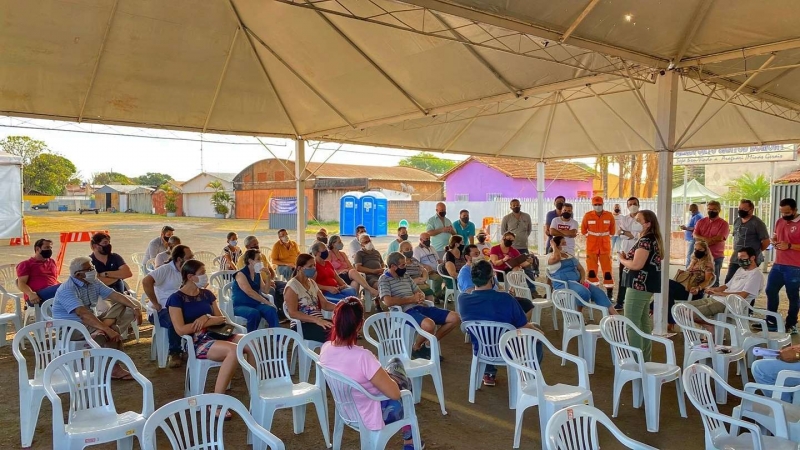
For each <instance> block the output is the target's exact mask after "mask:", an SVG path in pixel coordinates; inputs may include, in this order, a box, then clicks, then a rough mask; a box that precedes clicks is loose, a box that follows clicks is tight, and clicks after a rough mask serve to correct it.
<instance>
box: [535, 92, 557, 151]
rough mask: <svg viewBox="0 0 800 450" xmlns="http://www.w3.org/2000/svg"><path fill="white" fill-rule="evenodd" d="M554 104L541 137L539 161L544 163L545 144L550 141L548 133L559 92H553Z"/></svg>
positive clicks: (551, 125) (551, 127) (554, 115)
mask: <svg viewBox="0 0 800 450" xmlns="http://www.w3.org/2000/svg"><path fill="white" fill-rule="evenodd" d="M554 95H555V100H556V101H555V102H553V106H551V107H550V115H549V116H548V117H547V128H545V130H544V136H543V137H542V151H541V153H540V154H539V161H544V155H545V154H546V153H547V144H548V143H549V141H550V131H551V130H552V129H553V119H555V117H556V108H558V97H559V96H560V95H561V91H556V92H555V94H554Z"/></svg>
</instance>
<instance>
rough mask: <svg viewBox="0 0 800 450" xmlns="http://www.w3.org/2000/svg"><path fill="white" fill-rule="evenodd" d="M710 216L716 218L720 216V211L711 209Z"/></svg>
mask: <svg viewBox="0 0 800 450" xmlns="http://www.w3.org/2000/svg"><path fill="white" fill-rule="evenodd" d="M708 217H710V218H712V219H716V218H717V217H719V211H709V212H708Z"/></svg>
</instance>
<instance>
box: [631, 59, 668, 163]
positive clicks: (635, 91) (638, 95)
mask: <svg viewBox="0 0 800 450" xmlns="http://www.w3.org/2000/svg"><path fill="white" fill-rule="evenodd" d="M625 72H626V73H627V75H628V78H626V79H625V80H626V81H627V83H628V85H629V86H630V87H631V89H632V90H633V95H634V96H635V97H636V100H638V101H639V105H640V106H641V107H642V109H643V110H644V112H646V113H647V117H648V118H650V122H651V123H652V124H653V126H654V127H655V129H656V137H658V140H659V142H661V145H662V146H664V147H666V146H667V144H666V141H665V140H664V136H663V135H662V134H661V129H659V127H658V122H657V121H656V118H655V117H653V112H652V111H650V107H649V106H647V101H646V100H645V99H644V95H642V92H641V91H640V90H639V86H637V85H636V83H635V82H634V81H633V77H632V76H631V73H630V71H629V70H628V68H627V67H626V68H625Z"/></svg>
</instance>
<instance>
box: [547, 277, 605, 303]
mask: <svg viewBox="0 0 800 450" xmlns="http://www.w3.org/2000/svg"><path fill="white" fill-rule="evenodd" d="M556 284H558V285H559V286H561V283H553V287H555V288H556V289H561V287H556V286H555V285H556ZM567 289H570V290H573V291H575V293H576V294H578V297H580V298H581V299H582V300H583V301H585V302H586V303H589V302H592V303H594V304H596V305H598V306H602V307H603V308H610V307H611V300H609V298H608V295H606V291H604V290H603V289H602V288H600V287H597V286H595V285H593V284H590V285H589V287H588V288H587V287H586V286H584V285H582V284H580V283H578V282H577V281H567ZM579 306H581V305H575V307H576V308H577V307H579Z"/></svg>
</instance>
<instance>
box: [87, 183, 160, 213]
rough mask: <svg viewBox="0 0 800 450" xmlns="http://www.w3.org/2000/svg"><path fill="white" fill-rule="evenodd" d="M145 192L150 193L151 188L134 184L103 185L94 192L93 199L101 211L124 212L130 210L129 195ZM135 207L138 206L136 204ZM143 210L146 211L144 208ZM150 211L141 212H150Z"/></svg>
mask: <svg viewBox="0 0 800 450" xmlns="http://www.w3.org/2000/svg"><path fill="white" fill-rule="evenodd" d="M137 189H138V191H137ZM134 191H136V192H134ZM146 192H150V193H152V192H153V188H151V187H150V186H140V185H136V184H105V185H103V186H102V187H100V188H99V189H97V190H95V191H94V199H95V204H96V205H97V207H98V208H100V209H101V210H103V211H109V210H112V209H114V210H117V211H120V212H125V211H127V210H128V209H132V208H131V206H132V205H130V204H129V196H130V195H131V194H133V195H136V194H144V193H146ZM137 205H140V204H139V203H137ZM137 207H138V206H137ZM144 208H145V209H147V208H146V207H144ZM150 210H152V208H150ZM150 210H147V211H141V212H150Z"/></svg>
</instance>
